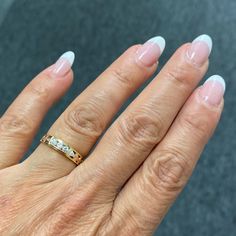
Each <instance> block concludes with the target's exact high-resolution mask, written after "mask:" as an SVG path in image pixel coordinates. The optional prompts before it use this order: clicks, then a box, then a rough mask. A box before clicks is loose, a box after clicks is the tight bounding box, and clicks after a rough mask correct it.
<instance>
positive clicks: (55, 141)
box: [49, 138, 57, 146]
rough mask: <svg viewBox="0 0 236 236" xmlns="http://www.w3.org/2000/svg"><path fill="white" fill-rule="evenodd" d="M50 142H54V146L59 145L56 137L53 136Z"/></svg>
mask: <svg viewBox="0 0 236 236" xmlns="http://www.w3.org/2000/svg"><path fill="white" fill-rule="evenodd" d="M49 143H50V144H52V145H53V146H57V140H56V139H55V138H51V139H50V141H49Z"/></svg>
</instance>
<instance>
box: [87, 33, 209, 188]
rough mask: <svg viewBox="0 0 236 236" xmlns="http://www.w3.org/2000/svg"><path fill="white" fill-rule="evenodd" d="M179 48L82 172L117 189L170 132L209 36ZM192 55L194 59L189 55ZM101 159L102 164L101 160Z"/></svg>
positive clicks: (201, 66)
mask: <svg viewBox="0 0 236 236" xmlns="http://www.w3.org/2000/svg"><path fill="white" fill-rule="evenodd" d="M200 40H201V41H200V42H199V38H198V40H197V41H194V42H193V43H192V44H185V45H183V46H182V47H180V48H179V49H178V50H177V52H176V53H175V54H174V55H173V57H172V58H171V59H170V60H169V62H168V63H167V65H166V66H165V67H164V68H163V69H162V71H161V72H160V73H159V75H158V76H157V77H156V78H155V79H154V80H153V81H152V83H150V84H149V86H148V87H147V88H146V89H145V90H144V91H143V92H142V93H141V94H140V95H139V96H138V98H137V99H135V100H134V102H133V103H132V104H131V105H130V106H129V107H128V108H127V110H126V111H125V112H124V113H123V114H121V116H120V117H119V118H118V119H117V121H116V122H115V123H114V124H113V126H112V127H111V128H110V129H109V130H108V131H107V132H106V134H105V135H104V137H103V138H102V139H101V141H100V142H99V144H98V145H97V146H96V149H95V150H94V151H93V153H92V154H91V156H90V157H89V158H88V160H86V162H85V163H84V166H86V168H85V167H84V168H85V169H94V168H95V167H96V169H97V170H98V171H99V172H100V173H101V174H102V175H104V179H105V180H104V183H105V184H106V185H107V186H110V187H111V188H112V189H113V190H114V188H115V189H119V188H120V187H121V186H122V185H123V184H124V183H125V182H126V181H127V179H128V178H129V177H130V175H132V173H133V172H134V171H135V170H136V169H137V168H138V167H139V165H140V164H141V163H142V162H143V161H144V160H145V158H146V157H147V156H148V154H149V153H150V152H151V150H152V149H153V148H154V146H156V145H157V143H159V142H160V141H161V139H162V138H163V136H164V135H165V133H166V132H167V130H168V129H169V126H170V125H171V123H172V122H173V120H174V118H175V116H176V115H177V113H178V112H179V110H180V108H181V107H182V106H183V104H184V102H185V101H186V99H187V98H188V97H189V95H190V94H191V93H192V91H193V89H194V88H195V86H196V85H197V84H198V82H199V81H200V80H201V78H202V77H203V75H204V74H205V72H206V70H207V67H208V56H209V53H210V49H211V39H210V38H209V36H203V37H200ZM192 55H194V56H192ZM101 157H102V161H101Z"/></svg>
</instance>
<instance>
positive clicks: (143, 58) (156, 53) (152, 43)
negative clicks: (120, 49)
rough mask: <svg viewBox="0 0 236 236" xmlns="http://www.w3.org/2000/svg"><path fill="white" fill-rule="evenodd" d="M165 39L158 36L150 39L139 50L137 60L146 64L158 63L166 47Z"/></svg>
mask: <svg viewBox="0 0 236 236" xmlns="http://www.w3.org/2000/svg"><path fill="white" fill-rule="evenodd" d="M165 44H166V43H165V39H164V38H162V37H160V36H157V37H154V38H151V39H149V40H148V41H147V42H146V43H144V44H143V45H142V46H141V47H140V48H139V49H138V51H137V58H136V59H137V60H138V61H140V62H141V63H142V64H143V65H145V66H148V67H149V66H152V65H153V64H154V63H156V62H157V61H158V59H159V57H160V56H161V54H162V52H163V51H164V49H165Z"/></svg>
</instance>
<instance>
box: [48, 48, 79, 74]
mask: <svg viewBox="0 0 236 236" xmlns="http://www.w3.org/2000/svg"><path fill="white" fill-rule="evenodd" d="M74 60H75V54H74V53H73V52H71V51H69V52H66V53H64V54H63V55H62V56H61V57H60V58H59V59H58V60H57V62H56V63H55V64H54V66H53V69H52V73H53V74H55V75H57V76H64V75H66V74H67V73H68V72H69V70H70V69H71V67H72V65H73V63H74Z"/></svg>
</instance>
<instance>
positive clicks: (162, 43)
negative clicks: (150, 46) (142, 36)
mask: <svg viewBox="0 0 236 236" xmlns="http://www.w3.org/2000/svg"><path fill="white" fill-rule="evenodd" d="M148 42H152V43H156V44H157V45H158V46H159V48H160V50H161V53H162V52H163V51H164V49H165V46H166V41H165V39H164V38H163V37H161V36H157V37H153V38H151V39H149V40H148Z"/></svg>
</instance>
